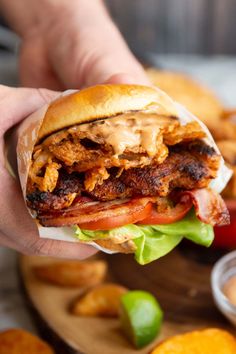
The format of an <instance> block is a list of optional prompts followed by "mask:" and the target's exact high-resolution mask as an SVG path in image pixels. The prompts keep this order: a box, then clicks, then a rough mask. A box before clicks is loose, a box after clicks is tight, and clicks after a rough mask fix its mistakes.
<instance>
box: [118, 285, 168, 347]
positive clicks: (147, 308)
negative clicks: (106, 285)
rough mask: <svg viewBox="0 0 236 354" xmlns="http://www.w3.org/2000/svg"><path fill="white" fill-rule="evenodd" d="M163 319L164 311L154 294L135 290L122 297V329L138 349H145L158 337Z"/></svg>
mask: <svg viewBox="0 0 236 354" xmlns="http://www.w3.org/2000/svg"><path fill="white" fill-rule="evenodd" d="M162 318H163V312H162V309H161V307H160V305H159V304H158V302H157V300H156V298H155V297H154V296H153V295H152V294H150V293H148V292H146V291H141V290H134V291H129V292H127V293H126V294H124V295H123V296H122V297H121V312H120V319H121V325H122V329H123V331H124V332H125V335H126V336H127V337H128V339H129V340H130V341H131V342H132V343H133V344H134V345H135V347H136V348H142V347H144V346H145V345H147V344H149V343H150V342H151V341H152V340H153V339H154V338H155V337H156V336H157V334H158V333H159V331H160V328H161V323H162Z"/></svg>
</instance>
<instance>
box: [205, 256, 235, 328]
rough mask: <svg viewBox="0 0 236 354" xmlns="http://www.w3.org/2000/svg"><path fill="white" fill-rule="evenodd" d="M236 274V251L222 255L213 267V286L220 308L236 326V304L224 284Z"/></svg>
mask: <svg viewBox="0 0 236 354" xmlns="http://www.w3.org/2000/svg"><path fill="white" fill-rule="evenodd" d="M232 276H236V251H233V252H230V253H228V254H227V255H226V256H224V257H222V258H221V259H220V260H219V261H218V262H216V264H215V265H214V267H213V270H212V273H211V288H212V292H213V297H214V300H215V303H216V305H217V307H218V309H219V310H220V311H221V312H222V313H223V315H225V317H227V318H228V319H229V320H230V322H232V323H233V325H235V326H236V306H235V305H233V304H232V303H231V302H230V301H229V300H228V298H227V297H226V296H225V294H224V293H223V286H224V284H225V283H226V282H227V281H228V280H229V279H230V278H231V277H232Z"/></svg>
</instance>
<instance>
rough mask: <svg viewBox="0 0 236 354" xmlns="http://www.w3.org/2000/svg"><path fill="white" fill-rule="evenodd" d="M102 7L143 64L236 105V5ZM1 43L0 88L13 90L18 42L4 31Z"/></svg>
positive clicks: (229, 1) (185, 1)
mask: <svg viewBox="0 0 236 354" xmlns="http://www.w3.org/2000/svg"><path fill="white" fill-rule="evenodd" d="M106 4H107V7H108V8H109V11H110V13H111V15H112V17H113V19H114V21H115V22H116V24H117V25H118V27H119V29H120V31H121V32H122V34H123V36H124V37H125V39H126V41H127V42H128V44H129V46H130V48H131V49H132V51H133V52H134V53H135V55H136V56H137V57H138V58H139V59H140V60H141V61H142V62H143V63H144V64H148V65H151V66H156V67H158V68H161V69H168V70H174V71H176V70H177V71H182V72H186V73H188V74H190V75H191V76H193V77H196V78H197V79H200V80H201V81H202V82H203V83H204V82H205V83H207V85H208V86H209V87H212V88H213V89H214V91H215V92H216V94H218V95H219V96H220V98H221V99H223V101H224V103H225V104H226V105H227V106H234V105H235V104H234V102H235V101H236V90H235V87H234V82H235V81H236V60H235V57H234V55H235V54H236V40H235V35H236V24H235V13H236V0H225V1H222V0H129V1H127V0H106ZM1 22H2V23H3V21H1ZM0 43H1V46H0V48H1V55H0V82H1V83H3V84H9V85H17V83H18V79H17V62H16V55H15V54H16V52H17V50H18V48H19V43H20V42H19V39H18V38H17V36H16V35H15V34H13V33H12V32H11V31H9V30H8V29H7V27H6V25H2V26H1V29H0ZM233 91H235V93H234V92H233Z"/></svg>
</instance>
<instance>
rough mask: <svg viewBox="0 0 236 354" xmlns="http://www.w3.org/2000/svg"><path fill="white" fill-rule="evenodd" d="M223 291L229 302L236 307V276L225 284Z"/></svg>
mask: <svg viewBox="0 0 236 354" xmlns="http://www.w3.org/2000/svg"><path fill="white" fill-rule="evenodd" d="M222 291H223V293H224V294H225V296H226V297H227V298H228V300H229V302H230V303H231V304H233V305H235V306H236V275H234V276H232V277H231V278H229V279H228V280H227V281H226V282H225V284H224V286H223V288H222Z"/></svg>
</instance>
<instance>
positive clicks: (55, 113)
mask: <svg viewBox="0 0 236 354" xmlns="http://www.w3.org/2000/svg"><path fill="white" fill-rule="evenodd" d="M153 105H155V106H156V107H155V111H156V112H157V113H158V114H160V115H171V116H176V115H177V112H176V109H175V106H174V104H173V102H172V100H171V99H170V98H169V97H168V96H167V95H166V94H165V93H164V92H162V91H160V90H158V89H155V88H152V87H147V86H138V85H97V86H93V87H89V88H86V89H84V90H81V91H78V92H75V93H72V94H69V95H65V96H61V97H60V98H58V99H57V100H55V101H54V102H52V103H51V104H50V106H49V108H48V110H47V112H46V114H45V117H44V120H43V123H42V126H41V128H40V131H39V134H38V141H39V140H41V139H42V138H44V137H45V136H47V135H49V134H52V133H54V132H56V131H58V130H60V129H63V128H66V127H69V126H72V125H75V124H81V123H87V122H90V121H93V120H96V119H99V118H106V117H111V116H114V115H116V114H120V113H124V112H126V111H137V110H146V109H148V108H149V107H150V106H153Z"/></svg>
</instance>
